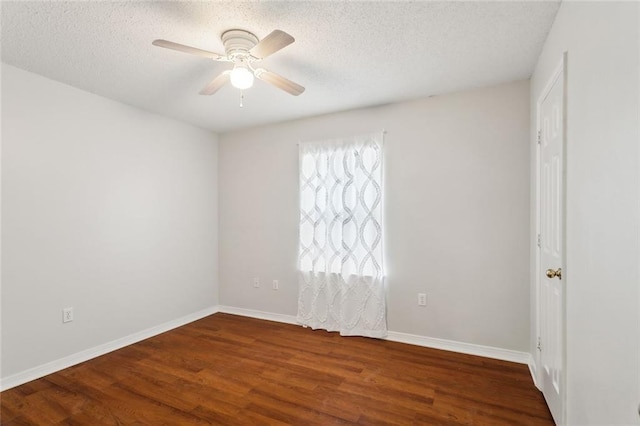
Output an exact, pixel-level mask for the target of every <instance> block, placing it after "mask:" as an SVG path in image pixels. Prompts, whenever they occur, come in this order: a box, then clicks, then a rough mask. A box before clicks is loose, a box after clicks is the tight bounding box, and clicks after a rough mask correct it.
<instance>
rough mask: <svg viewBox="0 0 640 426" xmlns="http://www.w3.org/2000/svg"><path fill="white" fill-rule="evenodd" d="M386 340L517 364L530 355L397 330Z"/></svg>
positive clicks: (527, 358) (526, 361) (523, 362)
mask: <svg viewBox="0 0 640 426" xmlns="http://www.w3.org/2000/svg"><path fill="white" fill-rule="evenodd" d="M387 340H391V341H393V342H401V343H408V344H410V345H417V346H424V347H426V348H433V349H442V350H445V351H451V352H459V353H462V354H468V355H477V356H482V357H485V358H493V359H499V360H502V361H511V362H516V363H518V364H529V357H530V356H531V355H530V354H529V353H527V352H520V351H514V350H511V349H502V348H496V347H493V346H483V345H476V344H474V343H464V342H456V341H455V340H446V339H438V338H436V337H426V336H418V335H416V334H407V333H399V332H397V331H390V332H389V334H388V336H387Z"/></svg>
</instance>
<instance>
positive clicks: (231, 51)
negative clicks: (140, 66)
mask: <svg viewBox="0 0 640 426" xmlns="http://www.w3.org/2000/svg"><path fill="white" fill-rule="evenodd" d="M221 39H222V44H223V45H224V50H225V55H220V54H218V53H214V52H209V51H207V50H202V49H198V48H195V47H191V46H185V45H183V44H179V43H174V42H172V41H167V40H154V41H153V43H152V44H153V45H154V46H158V47H163V48H165V49H172V50H177V51H179V52H183V53H188V54H191V55H197V56H202V57H205V58H209V59H212V60H214V61H221V62H231V63H233V69H232V70H226V71H224V72H222V73H221V74H219V75H218V76H217V77H216V78H214V79H213V80H212V81H211V82H210V83H209V84H207V85H206V86H205V87H204V88H203V89H202V90H201V91H200V94H201V95H213V94H214V93H216V92H217V91H218V90H220V88H222V86H224V85H225V84H226V83H227V82H230V83H231V85H232V86H233V87H235V88H236V89H240V90H245V89H249V88H251V87H252V86H253V82H254V78H258V79H259V80H262V81H264V82H265V83H269V84H271V85H273V86H275V87H277V88H278V89H281V90H284V91H285V92H287V93H290V94H292V95H294V96H298V95H300V94H301V93H302V92H304V87H302V86H300V85H299V84H297V83H294V82H293V81H291V80H288V79H286V78H284V77H282V76H281V75H279V74H276V73H274V72H272V71H267V70H265V69H264V68H254V66H253V64H254V63H255V62H259V61H261V60H263V59H264V58H266V57H267V56H269V55H271V54H273V53H275V52H277V51H278V50H280V49H282V48H284V47H286V46H288V45H290V44H291V43H293V42H294V41H295V39H294V38H293V37H292V36H290V35H289V34H287V33H285V32H284V31H281V30H274V31H272V32H271V33H270V34H269V35H268V36H266V37H265V38H263V39H262V40H259V39H258V37H256V36H255V35H254V34H253V33H250V32H249V31H245V30H239V29H233V30H228V31H225V32H224V33H222V37H221ZM241 106H242V103H241Z"/></svg>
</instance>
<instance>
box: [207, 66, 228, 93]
mask: <svg viewBox="0 0 640 426" xmlns="http://www.w3.org/2000/svg"><path fill="white" fill-rule="evenodd" d="M229 74H231V71H229V70H227V71H224V72H223V73H222V74H220V75H219V76H217V77H216V78H214V79H213V80H211V83H209V84H207V85H206V86H204V87H203V88H202V90H201V91H200V94H201V95H213V94H214V93H216V92H217V91H218V90H220V88H221V87H222V86H224V85H225V84H227V83H228V82H229Z"/></svg>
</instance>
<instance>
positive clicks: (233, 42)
mask: <svg viewBox="0 0 640 426" xmlns="http://www.w3.org/2000/svg"><path fill="white" fill-rule="evenodd" d="M222 44H224V50H225V52H226V53H227V55H228V56H230V57H234V56H237V57H244V58H248V57H249V56H250V53H249V50H251V49H252V48H253V47H254V46H255V45H256V44H258V37H256V36H255V35H254V34H252V33H250V32H249V31H245V30H229V31H225V32H224V33H222Z"/></svg>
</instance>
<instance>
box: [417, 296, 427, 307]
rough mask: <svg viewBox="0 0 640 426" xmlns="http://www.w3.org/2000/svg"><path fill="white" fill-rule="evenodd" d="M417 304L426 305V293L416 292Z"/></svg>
mask: <svg viewBox="0 0 640 426" xmlns="http://www.w3.org/2000/svg"><path fill="white" fill-rule="evenodd" d="M418 306H427V294H426V293H418Z"/></svg>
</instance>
